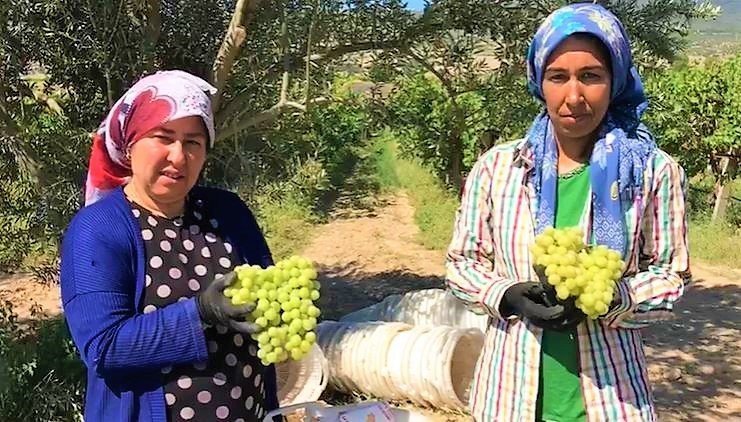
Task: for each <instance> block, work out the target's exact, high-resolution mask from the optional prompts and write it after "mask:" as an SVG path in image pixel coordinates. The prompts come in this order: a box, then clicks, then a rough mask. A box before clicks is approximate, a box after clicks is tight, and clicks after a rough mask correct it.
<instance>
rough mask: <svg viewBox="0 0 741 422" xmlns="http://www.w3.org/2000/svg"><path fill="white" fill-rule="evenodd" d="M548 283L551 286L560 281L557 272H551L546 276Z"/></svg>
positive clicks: (556, 284)
mask: <svg viewBox="0 0 741 422" xmlns="http://www.w3.org/2000/svg"><path fill="white" fill-rule="evenodd" d="M548 283H549V284H550V285H552V286H558V285H559V284H560V283H561V276H560V275H558V274H551V275H549V276H548Z"/></svg>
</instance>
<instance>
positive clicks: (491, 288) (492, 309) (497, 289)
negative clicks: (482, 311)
mask: <svg viewBox="0 0 741 422" xmlns="http://www.w3.org/2000/svg"><path fill="white" fill-rule="evenodd" d="M517 283H519V281H515V280H498V281H496V282H494V283H490V284H489V285H488V286H487V287H486V288H485V289H484V290H482V291H481V295H480V302H481V304H482V305H484V308H486V311H487V312H488V313H489V315H491V316H493V317H497V318H500V319H503V320H504V319H511V318H515V316H514V315H512V316H504V315H502V314H501V313H500V312H499V309H500V305H501V304H502V300H503V299H504V292H506V291H507V289H509V288H510V287H512V286H514V285H515V284H517Z"/></svg>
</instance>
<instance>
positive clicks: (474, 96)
mask: <svg viewBox="0 0 741 422" xmlns="http://www.w3.org/2000/svg"><path fill="white" fill-rule="evenodd" d="M397 83H398V85H399V88H398V91H397V92H396V93H395V94H394V95H393V97H392V98H391V101H390V103H389V106H388V108H389V120H387V122H388V124H389V125H390V126H391V127H393V128H394V129H395V130H396V131H398V133H399V140H398V142H399V150H400V152H401V153H402V155H403V156H406V157H413V158H416V159H419V160H421V161H422V162H423V163H425V164H426V165H428V166H430V167H431V168H432V169H434V171H435V174H437V175H438V176H439V177H440V178H441V179H442V180H446V176H447V175H448V172H449V170H450V168H451V166H452V162H451V160H452V157H453V153H452V151H451V148H452V145H453V144H452V142H451V139H452V138H454V137H455V136H458V135H459V136H460V139H461V144H462V148H463V151H462V152H463V154H462V163H463V168H464V169H468V168H470V167H471V166H472V165H473V164H474V163H475V161H476V159H477V158H478V156H479V155H480V154H481V153H482V152H483V151H485V150H486V149H488V148H489V147H491V146H492V145H493V144H495V143H498V142H505V141H509V140H512V139H516V138H518V137H521V136H523V135H524V133H525V131H526V129H527V127H528V126H529V124H530V122H531V121H532V119H533V116H534V115H535V114H536V113H537V111H538V107H539V106H538V104H536V103H535V102H534V101H531V100H530V99H529V97H528V96H527V91H526V88H525V83H524V78H523V77H521V76H520V75H519V74H516V73H502V74H496V75H494V76H492V77H489V78H486V80H485V81H484V82H482V83H481V84H480V85H479V86H478V87H477V89H476V90H474V91H470V92H463V93H461V94H459V95H457V96H456V97H455V104H453V99H452V97H450V96H449V95H448V94H447V93H446V91H445V89H444V88H443V86H442V84H441V83H440V82H438V81H437V80H436V79H433V78H431V77H430V76H428V75H427V74H424V73H418V74H416V75H412V76H409V77H405V78H400V79H399V80H398V82H397ZM457 109H459V110H460V113H461V114H462V115H463V116H464V120H463V125H459V123H458V122H457V121H456V115H457V113H458V111H457ZM461 126H462V127H461ZM485 131H488V132H490V133H491V135H492V137H493V138H494V139H493V142H492V144H491V145H489V144H486V143H485V140H484V139H483V138H482V135H483V134H484V132H485Z"/></svg>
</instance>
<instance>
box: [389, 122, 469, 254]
mask: <svg viewBox="0 0 741 422" xmlns="http://www.w3.org/2000/svg"><path fill="white" fill-rule="evenodd" d="M375 159H376V172H377V177H378V179H379V180H378V181H379V184H380V186H381V189H383V190H388V191H393V190H396V189H402V190H404V191H406V193H407V195H409V197H410V199H411V201H412V205H414V208H415V211H414V220H415V222H416V223H417V226H418V227H419V230H420V236H419V241H420V243H421V244H422V245H423V246H425V247H426V248H429V249H438V250H441V249H443V250H444V249H446V248H447V247H448V244H449V243H450V239H451V237H452V235H453V224H454V220H455V212H456V210H457V209H458V205H459V200H458V198H457V197H456V196H455V195H454V194H453V193H451V192H450V191H449V190H448V189H446V188H445V187H444V186H443V185H442V184H441V183H440V182H439V181H438V180H437V178H436V177H435V176H433V174H432V172H431V171H430V170H429V169H427V168H425V167H424V166H422V165H421V164H419V163H418V162H416V161H413V160H408V159H405V158H400V157H399V156H398V153H397V150H396V145H395V143H394V142H393V138H392V137H391V135H390V134H388V133H386V134H384V135H382V136H380V137H379V138H378V140H377V143H376V147H375Z"/></svg>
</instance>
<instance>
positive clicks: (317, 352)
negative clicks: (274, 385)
mask: <svg viewBox="0 0 741 422" xmlns="http://www.w3.org/2000/svg"><path fill="white" fill-rule="evenodd" d="M275 372H276V376H277V381H278V402H279V403H280V405H281V407H284V406H290V405H292V404H296V403H304V402H311V401H316V400H317V399H318V398H319V396H321V395H322V393H323V392H324V389H325V388H326V387H327V381H328V380H329V367H328V364H327V359H325V357H324V353H322V349H321V347H319V345H317V344H314V346H313V347H312V348H311V350H310V351H309V353H308V354H306V356H304V358H303V359H301V360H300V361H295V360H290V359H289V360H287V361H285V362H281V363H279V364H277V365H276V366H275Z"/></svg>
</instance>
